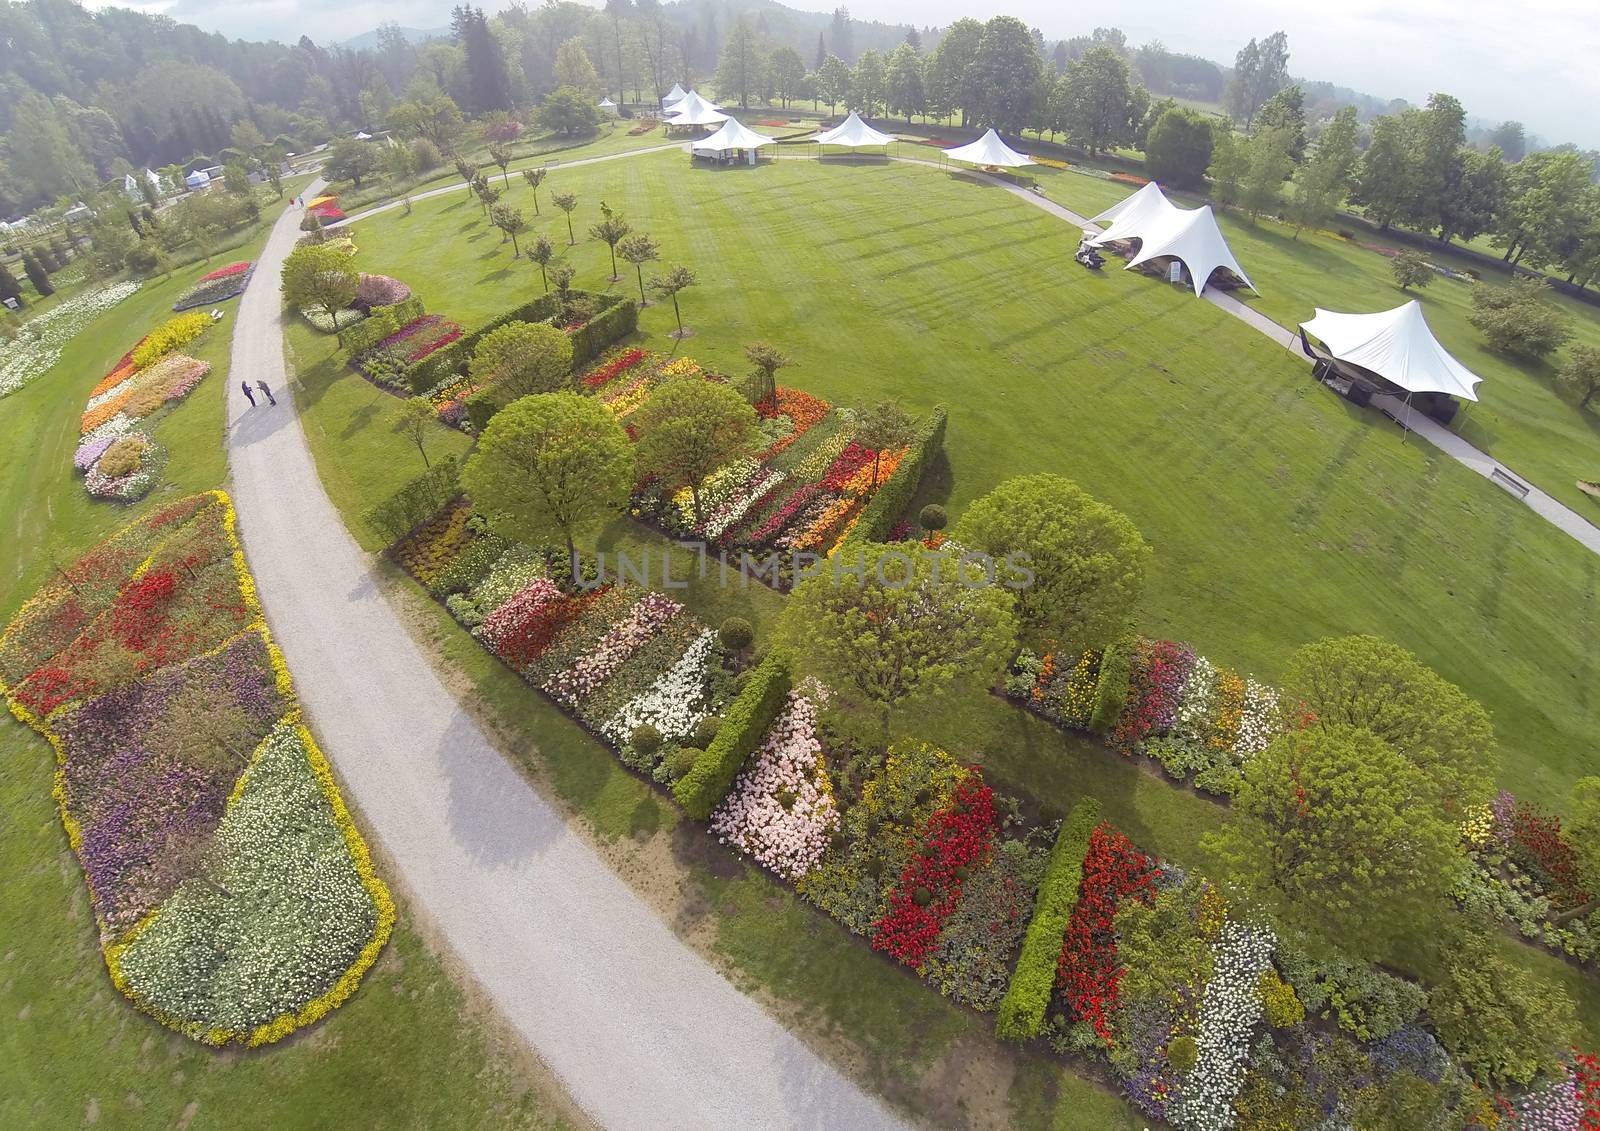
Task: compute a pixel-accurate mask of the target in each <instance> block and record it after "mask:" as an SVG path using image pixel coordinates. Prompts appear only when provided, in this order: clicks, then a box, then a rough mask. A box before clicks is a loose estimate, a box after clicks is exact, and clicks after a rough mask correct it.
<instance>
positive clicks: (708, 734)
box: [689, 715, 722, 750]
mask: <svg viewBox="0 0 1600 1131" xmlns="http://www.w3.org/2000/svg"><path fill="white" fill-rule="evenodd" d="M721 729H722V720H721V719H719V718H717V716H715V715H707V716H706V717H705V718H703V719H701V720H700V721H699V722H697V723H695V724H694V733H693V734H691V735H690V736H689V738H690V741H691V742H693V743H694V744H695V745H696V746H698V747H700V749H702V750H704V749H705V748H706V747H708V746H710V745H711V743H712V742H714V741H715V740H716V737H717V732H718V731H719V730H721Z"/></svg>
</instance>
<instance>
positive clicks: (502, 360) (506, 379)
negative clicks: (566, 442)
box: [469, 322, 572, 400]
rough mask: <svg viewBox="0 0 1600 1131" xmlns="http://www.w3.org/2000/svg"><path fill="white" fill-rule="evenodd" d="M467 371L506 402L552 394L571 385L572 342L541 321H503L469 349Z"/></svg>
mask: <svg viewBox="0 0 1600 1131" xmlns="http://www.w3.org/2000/svg"><path fill="white" fill-rule="evenodd" d="M469 369H470V371H471V373H472V380H473V382H474V383H475V384H478V385H494V386H495V387H496V388H497V389H499V390H500V392H501V394H502V395H503V396H504V397H505V399H507V400H514V399H516V398H517V397H525V396H527V395H529V394H530V393H553V392H555V391H557V390H558V389H561V388H563V387H565V386H567V385H569V384H571V382H572V339H570V338H568V337H567V336H566V335H565V334H563V333H562V332H561V331H560V330H557V329H556V328H555V327H554V326H551V325H548V324H547V323H544V322H507V323H506V324H505V325H504V326H501V327H498V328H497V329H494V330H491V331H490V332H489V333H487V334H485V335H484V336H483V338H482V340H481V341H479V342H478V344H477V346H475V347H474V348H473V351H472V360H471V362H470V363H469Z"/></svg>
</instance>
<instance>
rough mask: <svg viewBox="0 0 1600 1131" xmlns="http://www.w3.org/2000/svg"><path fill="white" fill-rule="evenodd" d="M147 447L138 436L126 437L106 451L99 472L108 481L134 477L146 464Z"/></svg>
mask: <svg viewBox="0 0 1600 1131" xmlns="http://www.w3.org/2000/svg"><path fill="white" fill-rule="evenodd" d="M147 446H148V445H146V444H145V442H144V441H143V440H142V439H140V438H139V437H137V436H127V437H124V438H123V439H121V440H118V441H117V442H116V443H115V444H112V445H111V446H110V447H109V448H107V449H106V454H105V455H103V456H101V457H100V464H99V467H98V469H97V470H99V472H100V474H101V475H104V476H105V477H106V478H108V479H120V478H122V477H123V476H124V475H132V474H133V473H134V472H135V471H138V470H139V466H140V464H142V463H143V462H144V453H145V448H146V447H147Z"/></svg>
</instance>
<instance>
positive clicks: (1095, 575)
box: [954, 475, 1150, 651]
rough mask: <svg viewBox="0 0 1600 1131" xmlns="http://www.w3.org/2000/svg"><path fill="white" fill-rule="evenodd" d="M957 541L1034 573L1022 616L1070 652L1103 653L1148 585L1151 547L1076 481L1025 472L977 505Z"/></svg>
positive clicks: (1022, 597) (1019, 593) (1022, 593)
mask: <svg viewBox="0 0 1600 1131" xmlns="http://www.w3.org/2000/svg"><path fill="white" fill-rule="evenodd" d="M954 537H955V540H956V541H957V542H958V543H959V544H961V545H963V546H966V547H967V548H969V549H971V550H978V551H982V552H983V553H986V554H988V555H989V556H990V557H992V558H994V559H995V560H996V561H1002V560H1005V559H1007V558H1008V557H1010V556H1011V555H1022V557H1021V558H1018V559H1015V560H1017V561H1019V563H1020V564H1021V565H1023V566H1026V567H1027V568H1028V569H1029V570H1031V571H1032V573H1033V578H1032V581H1031V583H1030V584H1029V585H1027V586H1025V587H1023V588H1021V589H1018V590H1016V605H1017V615H1018V617H1019V618H1020V619H1021V621H1022V623H1023V624H1024V625H1025V626H1026V627H1027V628H1029V629H1030V630H1031V631H1033V632H1034V633H1036V634H1037V635H1038V636H1039V637H1040V638H1041V639H1053V640H1055V641H1057V642H1058V643H1059V644H1060V646H1061V647H1062V649H1064V650H1066V651H1074V650H1076V651H1082V650H1084V649H1089V648H1099V647H1103V646H1104V645H1106V644H1109V643H1110V642H1111V640H1112V639H1113V638H1114V637H1116V636H1117V634H1118V633H1120V632H1122V631H1123V629H1124V628H1125V627H1126V626H1127V623H1128V620H1129V618H1130V617H1131V615H1132V613H1133V609H1134V606H1135V605H1136V604H1137V603H1138V600H1139V595H1140V593H1141V591H1142V590H1143V588H1144V573H1145V567H1146V565H1147V563H1148V562H1149V559H1150V547H1149V546H1148V545H1147V544H1146V543H1145V540H1144V538H1143V537H1142V536H1141V535H1140V534H1139V531H1138V528H1137V527H1135V526H1134V525H1133V523H1132V522H1131V521H1130V520H1129V519H1128V518H1127V517H1126V516H1125V515H1123V514H1122V513H1121V512H1119V511H1117V510H1114V509H1113V508H1111V507H1109V506H1106V505H1105V504H1104V503H1102V502H1100V501H1099V500H1098V499H1096V498H1094V497H1093V496H1092V495H1090V494H1088V493H1087V492H1086V491H1084V490H1083V489H1082V488H1081V487H1079V486H1078V485H1077V484H1076V483H1074V482H1073V481H1072V480H1070V479H1065V478H1063V477H1061V476H1059V475H1023V476H1018V477H1016V478H1014V479H1007V480H1006V481H1005V482H1003V483H1001V484H1000V485H999V486H998V487H996V488H995V489H994V490H993V491H990V492H989V493H988V494H987V495H984V496H983V497H982V498H980V499H978V500H977V501H975V502H974V503H973V504H972V505H971V506H969V507H968V508H967V510H966V513H965V514H963V515H962V516H961V520H960V522H958V523H957V524H956V529H955V534H954Z"/></svg>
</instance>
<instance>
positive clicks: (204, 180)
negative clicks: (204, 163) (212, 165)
mask: <svg viewBox="0 0 1600 1131" xmlns="http://www.w3.org/2000/svg"><path fill="white" fill-rule="evenodd" d="M183 183H184V185H185V186H187V187H188V188H190V189H193V190H195V191H197V192H198V191H199V190H200V189H203V188H205V187H206V186H207V185H209V184H210V183H211V178H210V176H208V175H207V173H206V171H205V170H204V169H196V170H195V171H194V172H192V173H190V174H189V175H188V176H187V177H185V178H183Z"/></svg>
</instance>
